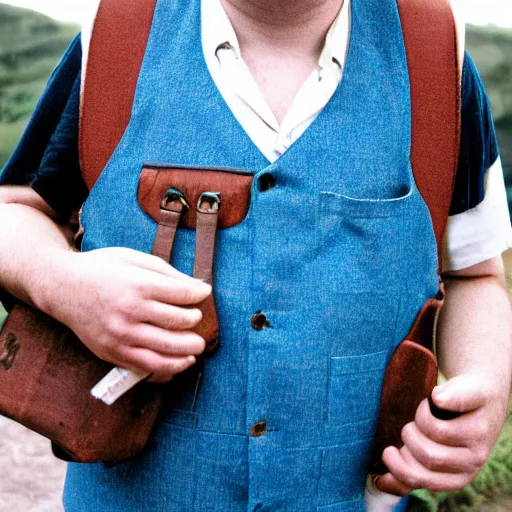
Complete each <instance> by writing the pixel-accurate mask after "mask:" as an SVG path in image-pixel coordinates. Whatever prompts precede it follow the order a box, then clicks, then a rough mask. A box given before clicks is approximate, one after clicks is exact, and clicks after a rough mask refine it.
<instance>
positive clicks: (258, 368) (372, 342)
mask: <svg viewBox="0 0 512 512" xmlns="http://www.w3.org/2000/svg"><path fill="white" fill-rule="evenodd" d="M201 12H202V16H200V14H201ZM88 33H89V31H88V30H87V29H85V30H84V33H83V48H84V59H86V58H87V49H88V42H89V41H88V40H89V36H88ZM368 48H370V49H372V51H368ZM78 51H79V50H78V49H77V45H76V44H75V45H74V46H73V47H72V48H71V49H70V51H69V53H68V54H67V56H66V59H65V60H64V61H63V63H62V64H61V68H60V71H58V72H57V75H56V76H55V77H54V80H55V82H56V83H57V85H55V87H54V90H55V91H56V93H57V96H56V97H57V99H58V100H59V101H62V97H63V96H67V94H66V92H69V98H68V100H67V104H66V105H65V107H63V108H62V109H61V110H60V112H62V115H60V112H59V115H58V116H55V113H54V112H51V111H48V110H45V108H47V107H48V103H47V102H45V101H43V102H42V104H41V105H40V109H39V114H36V118H35V119H37V116H38V115H39V118H41V119H44V120H46V121H47V123H46V128H45V130H46V131H48V126H50V125H52V120H53V124H55V125H56V126H55V130H50V131H51V132H52V133H53V135H52V137H51V140H50V141H49V143H48V145H47V147H46V148H45V150H44V154H42V156H41V158H39V160H41V161H40V162H37V164H38V168H39V169H38V170H37V171H36V172H31V171H32V169H30V168H27V167H26V166H25V167H24V166H23V165H22V163H23V161H24V158H25V159H26V158H27V156H26V155H23V154H21V155H20V154H19V153H18V155H15V156H14V157H13V160H12V161H11V164H10V165H8V166H7V168H6V169H5V171H4V174H3V175H2V176H3V183H5V186H3V187H2V188H1V189H0V201H1V207H0V222H1V225H2V227H3V229H2V233H1V234H0V237H1V238H0V265H1V266H2V268H3V269H4V272H2V276H1V278H0V279H1V281H0V284H1V285H2V286H3V287H4V288H5V289H7V290H8V291H9V292H10V293H12V294H14V295H16V296H18V297H20V298H21V299H23V300H25V301H26V302H28V303H31V304H34V305H35V306H36V307H38V308H39V309H41V310H43V311H45V312H46V313H48V314H50V315H52V316H54V317H55V318H57V319H58V320H60V321H61V322H63V323H64V324H66V325H68V326H69V327H70V328H72V329H73V330H74V331H75V332H76V334H77V335H78V336H79V338H80V339H81V340H82V341H83V343H85V344H86V345H87V346H88V347H89V348H90V349H91V350H92V351H93V352H94V353H96V354H97V355H98V356H99V357H100V358H102V359H105V360H107V361H110V362H112V363H114V364H116V365H118V366H121V367H126V368H132V369H137V370H139V371H144V372H150V373H152V374H153V380H154V381H157V382H166V381H169V380H170V379H172V378H173V377H175V378H173V383H172V385H171V387H170V391H169V399H168V404H167V407H166V409H165V412H164V415H163V418H162V422H161V423H160V424H159V425H158V427H157V429H156V431H155V433H154V436H153V438H152V439H151V441H150V443H149V445H148V447H147V450H146V451H145V452H144V454H142V455H141V456H140V457H138V458H136V459H134V460H132V461H130V462H127V463H123V464H119V465H117V466H115V467H113V468H105V467H104V466H103V465H102V464H94V465H74V464H71V465H70V466H69V470H68V477H67V483H66V489H65V497H64V502H65V505H66V509H67V510H70V511H78V510H102V511H103V510H104V511H110V510H137V511H139V510H140V511H144V510H169V511H183V510H198V511H199V510H201V511H203V510H219V511H220V510H222V511H227V510H229V511H235V510H237V511H238V510H254V511H257V510H259V511H263V510H288V511H301V512H302V511H309V510H318V511H324V512H327V511H329V512H334V511H342V510H343V511H348V510H350V511H361V510H364V502H363V499H362V494H363V491H364V480H365V478H364V476H365V470H366V465H365V462H366V461H367V458H368V454H369V451H370V449H371V442H372V436H373V433H374V428H375V422H376V415H377V413H378V395H379V391H380V383H381V381H382V374H383V370H384V368H385V365H386V362H387V361H388V359H389V355H390V353H392V350H393V349H394V347H396V345H397V344H398V343H399V342H400V341H401V340H402V339H403V338H404V336H405V335H406V334H407V332H408V330H409V328H410V326H411V323H412V321H413V320H414V317H415V315H416V314H417V312H418V310H419V308H420V307H421V305H422V304H423V303H424V302H425V300H427V299H428V298H429V297H432V296H434V295H435V294H436V292H437V275H436V265H437V261H436V257H437V251H436V247H435V241H434V240H433V237H432V236H431V221H430V217H429V215H428V211H427V210H426V208H425V205H424V203H423V201H422V200H421V197H420V195H419V193H418V190H417V189H416V187H415V186H414V180H413V177H412V173H411V170H410V166H409V153H408V149H409V128H410V126H409V125H410V101H409V91H408V87H407V85H408V83H407V64H406V61H405V55H404V52H403V41H402V39H401V27H400V23H399V18H398V16H397V11H396V4H395V2H394V0H385V1H382V0H378V1H377V0H352V2H350V3H349V2H348V1H347V0H345V2H344V3H343V2H342V1H341V0H323V1H318V0H316V1H313V0H295V1H294V2H290V1H287V0H281V1H279V2H275V1H267V0H259V1H252V0H245V1H240V0H221V1H220V2H219V1H218V0H203V2H199V1H198V0H196V1H192V2H187V3H186V5H175V3H174V2H167V1H164V0H160V1H159V2H158V3H157V9H156V12H155V18H154V21H153V26H152V34H151V37H150V40H149V42H148V47H147V50H146V56H145V61H144V65H143V67H142V69H141V74H140V77H139V84H138V86H137V94H136V99H135V103H134V109H133V113H132V119H131V120H130V123H129V126H128V127H127V130H126V132H125V134H124V136H123V140H122V141H121V143H120V144H119V146H118V148H117V149H116V151H115V153H114V154H113V155H112V158H111V160H110V162H109V163H108V165H107V167H106V168H105V170H104V172H103V174H102V176H101V178H100V180H99V182H98V183H97V185H96V186H95V187H94V189H93V190H92V191H91V193H90V194H89V195H87V192H86V190H85V187H84V186H83V183H81V182H80V175H79V170H78V164H77V155H76V153H77V151H76V147H77V142H76V122H77V121H76V119H77V112H78V98H79V93H80V78H79V77H77V76H76V73H75V76H74V77H73V73H71V72H70V71H69V70H70V69H74V63H76V59H77V55H78V53H77V52H78ZM83 69H85V68H83ZM59 76H61V77H62V76H65V80H59ZM73 83H74V86H72V85H71V84H73ZM62 84H67V86H66V85H62ZM340 84H341V85H340ZM463 84H464V85H463V135H462V149H461V157H460V163H459V171H458V176H457V186H456V192H455V194H454V198H453V202H452V214H453V216H452V219H451V223H450V226H449V229H448V234H447V238H446V241H445V247H446V251H445V252H446V253H447V257H446V258H445V273H446V275H445V278H446V287H447V299H446V305H445V307H444V308H443V311H442V315H441V317H440V321H439V328H438V339H437V354H438V359H439V361H440V363H441V367H442V370H443V371H444V373H445V374H446V375H447V377H448V378H449V381H448V383H447V384H445V385H443V386H440V387H438V388H437V389H436V390H435V391H434V395H433V399H434V402H435V403H436V405H438V406H439V407H441V408H443V409H449V410H454V411H457V412H460V413H462V415H461V416H460V417H459V418H457V419H455V420H451V421H449V422H447V421H442V420H438V419H436V418H434V417H433V416H432V414H431V412H430V409H429V407H428V403H427V402H424V403H422V404H421V405H420V407H419V409H418V412H417V415H416V419H415V421H414V422H413V423H411V424H409V425H407V426H406V428H405V429H404V430H403V435H402V437H403V441H404V446H403V448H401V449H400V450H398V449H396V448H391V447H390V448H388V449H386V451H385V452H384V454H383V460H384V462H385V464H386V465H387V467H388V468H389V471H390V473H388V474H387V475H385V476H383V477H381V478H380V479H379V482H378V484H377V485H378V486H379V487H380V488H381V489H382V490H384V491H388V492H391V493H394V494H404V493H407V492H409V491H410V490H411V489H413V488H419V487H426V488H429V489H431V490H434V491H438V490H451V489H458V488H460V487H463V486H464V485H466V484H467V483H469V482H470V481H471V479H472V478H473V476H474V475H475V474H476V472H477V471H478V469H479V468H480V467H481V466H482V465H483V463H484V461H485V460H486V458H487V456H488V455H489V452H490V450H491V448H492V446H493V444H494V442H495V440H496V438H497V436H498V433H499V430H500V428H501V426H502V424H503V421H504V418H505V414H506V406H507V398H508V392H509V387H510V375H511V367H512V365H511V350H510V308H509V302H508V298H507V295H506V293H505V291H504V288H503V268H502V263H501V258H500V254H501V252H502V251H503V250H505V249H506V248H508V247H510V245H511V244H510V240H511V238H510V223H509V220H508V212H507V208H506V202H505V194H504V188H503V178H502V174H501V169H500V164H499V160H498V155H497V149H496V143H495V137H494V131H493V128H492V123H491V121H490V119H489V109H488V104H487V100H486V98H485V95H484V93H483V88H482V85H481V82H480V80H479V78H478V75H477V73H476V70H475V69H474V66H473V64H472V62H471V60H470V59H469V57H466V60H465V66H464V72H463ZM63 91H64V93H63ZM50 92H51V91H48V94H50ZM59 93H60V95H59ZM62 103H66V102H65V101H62ZM56 117H58V118H59V119H60V121H59V122H56V121H55V119H56ZM383 120H384V122H383ZM44 124H45V123H42V124H40V125H39V126H43V125H44ZM38 130H39V129H38V127H37V124H34V123H33V124H32V126H31V127H29V129H28V131H27V134H26V137H25V141H24V142H25V143H27V144H28V143H29V142H30V140H31V138H32V134H34V133H36V131H38ZM22 145H23V142H22ZM477 149H478V151H477ZM147 161H152V162H158V163H159V164H161V165H166V164H173V165H176V164H180V165H188V166H193V167H195V168H198V167H211V168H218V167H230V168H235V169H242V170H246V171H247V172H251V173H253V175H254V184H253V188H252V191H251V192H252V198H251V208H250V211H249V213H248V217H247V218H246V219H245V220H244V222H243V223H242V224H240V225H239V226H236V227H234V228H229V229H227V230H225V231H223V232H220V233H219V244H220V245H219V247H218V251H217V255H216V256H217V262H216V281H218V282H216V287H215V293H216V300H217V303H218V308H219V317H220V323H221V345H220V348H219V351H218V352H217V353H216V354H215V355H214V356H213V357H212V358H210V359H209V360H207V361H206V362H205V367H204V371H203V373H202V376H201V374H200V373H198V372H197V371H195V367H196V366H195V364H194V363H195V362H196V357H197V356H199V355H201V353H202V352H203V350H204V340H202V339H201V338H200V337H199V336H197V335H196V334H194V333H192V332H191V330H192V329H193V327H194V326H195V325H197V323H198V322H199V321H200V318H201V315H200V312H199V311H198V310H197V309H195V308H193V307H192V308H188V307H184V306H193V305H196V304H198V303H200V302H201V301H202V300H203V299H205V297H207V296H208V294H209V293H210V291H211V289H210V287H209V286H207V285H205V284H204V283H201V282H198V281H196V280H194V279H192V278H190V277H188V276H187V275H186V274H185V272H187V273H190V266H191V263H192V254H193V253H192V251H193V247H192V245H193V244H192V243H191V242H192V239H191V236H190V233H188V232H187V231H186V230H182V232H181V233H179V235H180V236H178V239H179V240H177V247H176V249H177V251H176V252H177V254H176V257H175V260H174V262H173V263H174V267H176V268H173V267H169V266H167V265H166V264H164V263H163V262H161V261H159V260H157V259H156V258H154V257H152V256H149V255H148V254H145V253H147V252H149V249H148V248H150V247H151V242H152V239H153V236H154V231H155V226H154V223H152V221H149V220H148V218H147V217H144V214H143V213H142V212H141V211H140V208H139V206H138V204H137V202H136V200H135V199H134V196H135V194H134V191H135V190H136V187H137V183H138V176H139V173H140V169H141V166H143V165H144V162H147ZM25 163H26V160H25ZM484 182H485V187H484ZM14 183H18V184H22V183H25V184H26V185H24V186H20V187H15V186H12V185H9V184H14ZM29 183H30V184H31V186H27V185H28V184H29ZM261 183H266V184H267V186H265V187H262V186H259V184H261ZM86 196H87V198H86ZM84 200H86V202H85V205H84V207H83V209H82V214H81V221H82V224H83V225H84V227H85V237H84V242H83V249H84V252H83V253H75V252H73V251H70V250H69V247H70V237H69V233H68V231H67V230H66V229H65V228H63V227H62V226H60V225H58V224H57V223H56V221H58V220H60V219H63V218H66V217H67V216H68V215H69V213H70V212H71V211H73V210H74V209H77V208H78V207H79V206H80V204H81V203H82V202H83V201H84ZM397 226H399V229H397ZM13 248H15V251H16V252H15V255H16V257H14V258H13V257H12V254H13V250H14V249H13ZM34 248H37V251H34ZM177 269H180V270H181V271H179V270H177ZM253 315H255V316H257V317H258V318H257V320H258V322H256V323H253V325H252V328H251V317H252V318H253V319H254V317H253Z"/></svg>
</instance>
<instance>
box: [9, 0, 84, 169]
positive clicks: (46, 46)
mask: <svg viewBox="0 0 512 512" xmlns="http://www.w3.org/2000/svg"><path fill="white" fill-rule="evenodd" d="M78 31H79V28H78V27H77V26H75V25H67V24H63V23H59V22H56V21H54V20H52V19H51V18H48V17H46V16H43V15H42V14H39V13H36V12H34V11H31V10H28V9H21V8H18V7H13V6H10V5H5V4H1V3H0V166H2V165H3V164H4V163H5V161H6V159H7V158H8V156H9V154H10V153H11V151H12V148H13V146H14V144H15V143H16V141H17V140H18V138H19V136H20V134H21V132H22V130H23V128H24V126H25V124H26V122H27V119H28V117H29V116H30V114H31V112H32V110H33V109H34V107H35V104H36V102H37V99H38V98H39V96H40V95H41V92H42V91H43V89H44V86H45V83H46V81H47V79H48V77H49V75H50V73H51V72H52V70H53V68H54V67H55V65H56V64H57V63H58V61H59V59H60V57H61V55H62V53H63V52H64V50H65V49H66V47H67V46H68V44H69V43H70V41H71V40H72V38H73V37H74V36H75V35H76V34H77V32H78Z"/></svg>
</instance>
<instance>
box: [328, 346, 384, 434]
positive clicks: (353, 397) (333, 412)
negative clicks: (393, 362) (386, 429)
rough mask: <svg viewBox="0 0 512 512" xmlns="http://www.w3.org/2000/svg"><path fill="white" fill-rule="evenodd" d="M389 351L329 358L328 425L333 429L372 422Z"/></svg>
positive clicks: (377, 410) (376, 408) (376, 413)
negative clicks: (337, 426)
mask: <svg viewBox="0 0 512 512" xmlns="http://www.w3.org/2000/svg"><path fill="white" fill-rule="evenodd" d="M387 355H388V351H387V350H383V351H381V352H375V353H371V354H364V355H358V356H347V357H331V360H330V370H329V390H328V398H327V404H328V405H327V423H328V424H329V425H332V426H336V425H344V424H348V423H358V422H365V421H372V420H375V419H376V418H377V415H378V412H379V406H380V396H381V389H382V378H383V373H384V369H385V367H386V362H387Z"/></svg>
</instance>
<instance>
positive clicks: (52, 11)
mask: <svg viewBox="0 0 512 512" xmlns="http://www.w3.org/2000/svg"><path fill="white" fill-rule="evenodd" d="M455 1H456V2H457V3H459V4H461V5H462V9H463V10H464V11H465V12H466V20H467V21H468V22H469V23H474V24H478V25H487V24H494V25H499V26H505V27H512V2H511V0H455ZM0 3H7V4H12V5H19V6H21V7H29V8H31V9H35V10H37V11H41V12H43V13H44V14H48V15H49V16H52V17H54V18H57V19H59V20H64V21H74V22H77V23H80V21H81V20H82V19H83V17H84V16H85V13H87V11H88V8H87V6H88V4H90V3H91V2H90V0H0Z"/></svg>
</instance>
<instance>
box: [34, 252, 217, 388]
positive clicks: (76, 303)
mask: <svg viewBox="0 0 512 512" xmlns="http://www.w3.org/2000/svg"><path fill="white" fill-rule="evenodd" d="M53 254H54V256H55V254H56V251H53ZM55 264H56V267H57V268H59V272H58V273H55V274H54V275H53V276H52V280H51V282H46V283H45V282H44V281H43V282H42V283H41V284H40V288H39V293H37V296H38V297H39V301H38V304H37V306H38V307H39V308H40V309H42V310H43V311H45V312H46V313H48V314H50V315H51V316H53V317H54V318H56V319H57V320H59V321H60V322H62V323H64V324H65V325H67V326H68V327H70V328H71V329H72V330H73V331H74V332H75V334H76V335H77V336H78V337H79V338H80V340H81V341H82V342H83V343H84V344H85V345H86V346H87V347H88V348H89V349H90V350H91V351H92V352H93V353H94V354H96V355H97V356H98V357H99V358H100V359H103V360H105V361H109V362H111V363H113V364H115V365H116V366H119V367H122V368H127V369H130V370H135V371H137V372H139V373H152V374H153V375H152V378H151V380H152V381H153V382H167V381H169V380H171V379H172V377H173V376H174V375H176V374H178V373H180V372H183V371H184V370H186V369H187V368H189V367H190V366H192V365H193V364H194V363H195V362H196V358H195V356H198V355H200V354H202V353H203V351H204V349H205V341H204V339H203V338H201V337H200V336H199V335H197V334H195V333H193V332H191V329H193V328H194V327H195V326H196V325H197V324H198V323H199V322H200V320H201V318H202V314H201V311H200V310H199V309H197V308H191V307H190V306H193V305H196V304H199V303H200V302H202V301H203V300H204V299H205V298H206V297H207V296H208V295H209V294H210V293H211V287H210V286H209V285H207V284H205V283H203V282H201V281H198V280H197V279H193V278H191V277H189V276H187V275H185V274H182V273H181V272H179V271H177V270H176V269H174V268H173V267H171V266H170V265H168V264H167V263H165V262H164V261H162V260H161V259H159V258H157V257H156V256H151V255H149V254H144V253H141V252H138V251H134V250H131V249H124V248H109V249H99V250H95V251H91V252H87V253H74V252H71V251H58V257H57V261H55Z"/></svg>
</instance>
